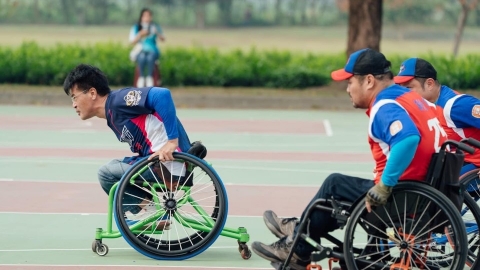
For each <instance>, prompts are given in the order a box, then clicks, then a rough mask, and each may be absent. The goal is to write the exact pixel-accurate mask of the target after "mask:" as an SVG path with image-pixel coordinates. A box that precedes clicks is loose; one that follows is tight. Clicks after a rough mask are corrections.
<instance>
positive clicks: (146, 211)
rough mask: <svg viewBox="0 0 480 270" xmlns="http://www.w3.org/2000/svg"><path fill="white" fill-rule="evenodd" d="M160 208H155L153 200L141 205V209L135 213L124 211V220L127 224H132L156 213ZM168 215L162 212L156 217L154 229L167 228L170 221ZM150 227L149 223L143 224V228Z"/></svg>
mask: <svg viewBox="0 0 480 270" xmlns="http://www.w3.org/2000/svg"><path fill="white" fill-rule="evenodd" d="M158 210H160V209H157V207H156V206H155V204H154V203H153V202H151V203H149V204H147V205H146V206H145V207H143V210H141V211H140V212H138V213H137V214H136V215H134V214H132V213H130V212H127V213H125V217H126V221H127V224H128V225H129V226H132V225H133V224H135V223H137V222H138V221H140V220H144V219H147V218H149V217H151V216H153V215H155V214H156V213H157V211H158ZM169 220H170V217H169V215H168V214H166V213H165V214H164V215H163V216H161V217H160V218H159V219H158V222H157V226H156V229H157V230H168V229H170V224H171V222H170V221H169ZM151 227H152V225H151V224H147V225H145V226H144V229H145V228H147V229H150V228H151Z"/></svg>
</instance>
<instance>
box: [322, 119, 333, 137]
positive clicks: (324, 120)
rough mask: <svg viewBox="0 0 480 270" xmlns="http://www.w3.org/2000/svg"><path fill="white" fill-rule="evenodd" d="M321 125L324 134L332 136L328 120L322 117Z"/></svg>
mask: <svg viewBox="0 0 480 270" xmlns="http://www.w3.org/2000/svg"><path fill="white" fill-rule="evenodd" d="M323 127H324V129H325V134H326V135H327V136H328V137H332V136H333V129H332V125H330V120H328V119H323Z"/></svg>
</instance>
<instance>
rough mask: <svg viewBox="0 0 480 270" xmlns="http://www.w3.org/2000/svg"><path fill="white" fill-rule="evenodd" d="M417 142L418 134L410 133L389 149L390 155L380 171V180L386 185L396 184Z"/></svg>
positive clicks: (409, 161) (408, 163)
mask: <svg viewBox="0 0 480 270" xmlns="http://www.w3.org/2000/svg"><path fill="white" fill-rule="evenodd" d="M419 142H420V136H418V135H410V136H408V137H406V138H404V139H402V140H401V141H399V142H397V143H396V144H395V146H394V147H392V148H391V149H390V156H389V157H388V160H387V164H386V165H385V170H384V171H383V173H382V182H383V183H384V184H385V185H386V186H389V187H393V186H395V185H396V184H397V182H398V179H399V178H400V176H401V175H402V174H403V172H404V171H405V170H406V169H407V167H408V165H410V163H411V162H412V159H413V157H414V156H415V152H416V151H417V147H418V143H419Z"/></svg>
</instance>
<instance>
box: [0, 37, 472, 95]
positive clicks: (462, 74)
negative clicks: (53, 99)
mask: <svg viewBox="0 0 480 270" xmlns="http://www.w3.org/2000/svg"><path fill="white" fill-rule="evenodd" d="M129 50H130V48H129V47H127V46H125V45H123V44H119V43H99V44H93V45H82V46H78V45H73V44H68V45H65V44H57V45H56V46H53V47H40V46H39V45H38V44H36V43H35V42H24V43H23V44H22V45H21V46H18V47H15V48H11V47H0V83H19V84H41V85H61V84H62V83H63V80H64V78H65V76H66V75H67V73H68V72H69V71H70V70H71V69H72V68H74V67H75V66H76V65H77V64H79V63H89V64H92V65H96V66H98V67H99V68H101V69H102V70H103V71H104V72H105V73H106V75H107V76H108V79H109V81H110V84H112V85H131V84H132V81H133V72H134V63H132V62H130V60H129V59H128V54H129ZM407 57H410V56H408V55H402V56H400V55H387V58H389V59H390V61H391V62H392V69H393V71H394V73H396V72H397V71H398V69H399V67H400V63H401V61H402V60H403V59H405V58H407ZM420 57H424V58H426V59H428V60H429V61H430V62H431V63H432V64H433V65H434V66H435V68H436V69H437V72H438V74H439V79H440V81H441V83H443V84H447V85H449V86H451V87H453V88H456V89H477V88H480V87H479V85H480V76H479V75H480V54H475V55H466V56H462V57H458V58H456V59H453V58H452V57H450V56H445V55H434V54H428V55H420ZM345 60H346V57H345V55H344V54H336V55H335V54H334V55H321V54H311V53H299V52H288V51H258V50H256V49H255V48H252V49H251V50H250V51H249V52H242V51H240V50H235V51H230V52H227V53H221V52H219V51H218V50H217V49H202V48H168V49H165V50H163V51H162V57H161V69H162V77H163V83H164V85H166V86H180V85H184V86H189V85H205V86H246V87H249V86H255V87H281V88H305V87H310V86H322V85H326V84H328V83H329V82H330V72H331V71H332V70H334V69H338V68H340V67H342V66H343V65H344V63H345Z"/></svg>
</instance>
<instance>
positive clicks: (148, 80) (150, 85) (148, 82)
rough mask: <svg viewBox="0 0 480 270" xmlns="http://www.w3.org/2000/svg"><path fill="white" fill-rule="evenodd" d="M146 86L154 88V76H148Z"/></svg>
mask: <svg viewBox="0 0 480 270" xmlns="http://www.w3.org/2000/svg"><path fill="white" fill-rule="evenodd" d="M145 86H146V87H152V86H153V78H152V76H147V77H146V78H145Z"/></svg>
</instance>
